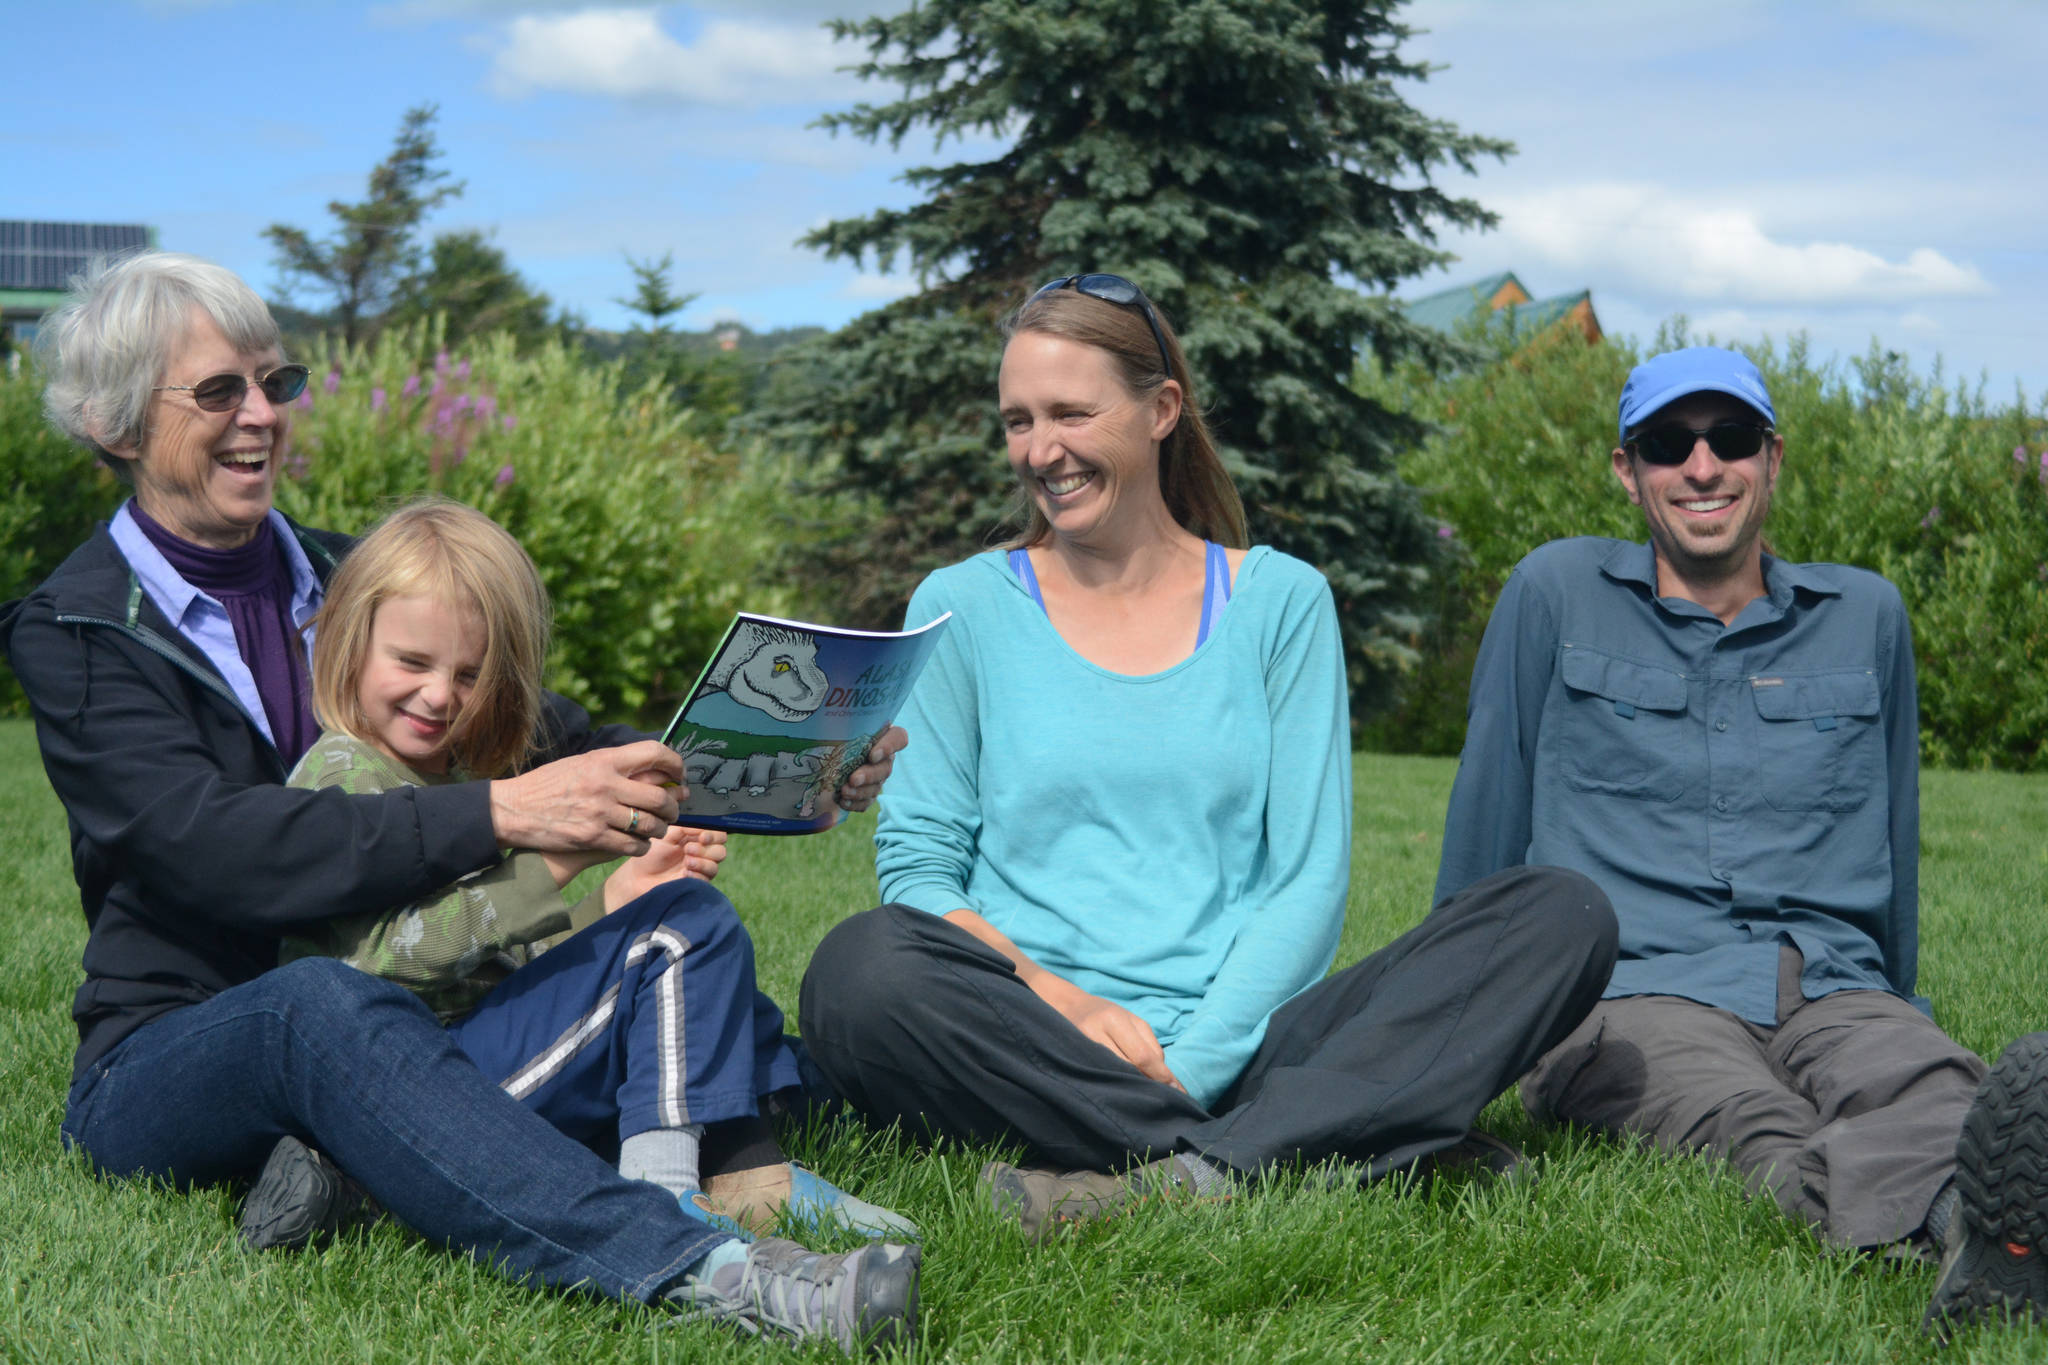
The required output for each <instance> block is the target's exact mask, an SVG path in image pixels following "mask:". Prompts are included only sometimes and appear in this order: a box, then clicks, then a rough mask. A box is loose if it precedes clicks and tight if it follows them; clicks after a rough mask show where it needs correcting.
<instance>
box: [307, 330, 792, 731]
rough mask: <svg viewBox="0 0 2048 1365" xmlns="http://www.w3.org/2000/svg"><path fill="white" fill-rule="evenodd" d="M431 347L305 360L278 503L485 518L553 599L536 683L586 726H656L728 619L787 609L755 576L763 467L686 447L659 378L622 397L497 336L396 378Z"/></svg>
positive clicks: (409, 333)
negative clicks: (585, 719)
mask: <svg viewBox="0 0 2048 1365" xmlns="http://www.w3.org/2000/svg"><path fill="white" fill-rule="evenodd" d="M434 349H435V348H434V345H433V338H432V334H431V332H424V333H423V332H421V331H419V330H418V329H400V330H397V331H393V332H389V333H387V334H385V335H384V336H383V337H382V338H380V339H379V341H378V342H377V344H376V345H375V346H374V347H373V348H371V349H368V350H364V349H361V348H348V347H341V346H330V347H329V348H328V349H326V350H325V351H324V352H323V353H321V354H320V355H318V356H316V358H315V359H314V361H313V362H312V363H313V368H314V378H313V382H312V384H311V385H310V386H308V388H307V391H306V394H305V396H304V397H302V398H301V399H300V400H299V411H297V412H295V413H294V414H293V417H294V422H293V435H292V449H293V454H292V456H291V457H290V458H289V459H288V460H287V461H286V464H285V468H284V470H283V477H282V478H280V479H279V481H278V495H277V501H278V506H279V507H281V508H283V509H284V511H285V512H287V513H288V514H290V515H291V516H294V517H296V518H298V519H300V520H301V521H305V522H308V523H310V524H312V525H316V526H332V527H342V528H350V529H360V528H362V527H366V526H368V525H369V523H370V522H372V521H373V520H375V519H376V518H377V517H378V516H379V515H381V514H382V513H384V512H386V511H389V510H390V508H391V507H392V506H393V505H394V504H395V503H396V502H398V501H400V500H402V499H404V498H406V497H409V496H411V495H413V494H416V493H419V492H422V491H429V490H430V491H433V492H438V493H443V494H446V495H447V496H449V497H452V498H457V499H460V500H461V501H463V502H467V503H470V504H471V505H473V506H475V507H478V508H481V509H482V510H483V511H485V512H487V513H489V514H490V515H491V516H493V517H495V518H496V519H497V520H498V521H499V522H500V523H502V524H503V525H504V526H505V528H506V529H507V530H509V531H511V532H512V534H513V535H515V536H517V537H518V538H519V540H520V542H521V543H522V544H524V545H525V546H526V548H527V550H528V552H529V553H531V554H532V555H533V558H534V562H535V563H536V564H538V565H539V566H540V571H541V577H542V578H543V579H544V580H545V581H546V583H547V587H548V592H549V594H550V595H551V596H552V597H553V599H554V605H555V647H554V651H553V653H552V654H551V656H550V658H549V683H550V685H551V686H553V687H554V688H556V689H557V690H558V691H561V692H563V693H564V694H566V695H568V696H571V697H574V698H575V699H576V700H578V701H580V702H582V703H583V704H584V705H585V706H588V707H589V708H590V709H591V711H592V712H593V713H594V714H596V715H598V716H601V717H627V716H637V717H639V718H640V719H642V720H647V721H651V720H654V719H656V718H657V717H660V716H661V712H662V711H663V710H664V709H666V708H667V707H670V706H673V705H674V704H675V702H676V700H677V698H678V697H679V696H680V694H681V693H682V691H683V690H684V689H686V688H687V687H688V686H689V685H690V683H691V682H692V681H693V680H694V679H695V677H696V670H697V668H698V666H699V665H700V664H701V663H702V661H703V658H704V656H705V655H706V654H707V653H709V651H710V648H711V646H712V645H713V644H715V643H716V641H717V637H718V635H719V633H720V632H721V631H723V629H724V628H725V624H726V622H727V620H729V619H730V617H731V615H732V613H733V612H734V611H735V610H736V609H738V608H739V607H741V606H745V607H747V608H748V609H750V610H755V611H767V612H773V613H780V612H785V611H789V610H793V609H794V606H795V595H794V594H793V593H792V592H791V591H789V590H788V589H786V588H778V587H775V586H773V585H771V584H768V583H764V582H757V581H755V580H756V578H757V576H758V575H757V574H756V573H755V572H754V570H755V569H756V567H757V566H758V565H760V564H761V563H762V561H763V560H764V558H765V557H766V555H767V553H768V551H769V550H770V548H771V545H770V542H771V539H772V536H773V532H772V527H773V524H774V522H773V509H774V503H775V500H776V492H777V490H776V479H775V477H774V473H773V470H772V469H769V468H766V467H764V466H762V465H760V464H757V463H753V462H749V461H747V460H745V459H743V458H742V457H740V456H738V455H735V454H731V453H721V452H717V451H713V450H711V449H710V448H709V447H707V446H706V445H704V444H703V443H702V442H701V441H700V440H698V439H697V438H695V437H694V436H692V435H691V434H690V432H689V426H690V414H689V412H688V410H687V409H684V408H682V407H679V406H677V405H676V404H675V403H674V402H673V401H672V400H671V399H670V398H669V397H668V395H667V393H666V392H665V391H664V390H663V389H662V388H661V387H660V386H658V385H654V384H650V385H649V386H647V387H645V388H642V389H640V390H639V391H637V392H632V393H626V394H623V395H622V394H621V392H620V386H619V376H618V372H617V371H618V366H617V365H616V364H602V365H592V364H590V363H589V362H588V361H587V360H586V359H585V358H583V357H582V356H580V355H578V354H576V353H575V352H573V351H570V350H567V349H565V348H564V347H562V346H561V345H559V344H553V343H551V344H548V345H544V346H542V347H541V348H540V349H539V350H537V351H535V352H534V353H532V354H530V355H526V356H521V355H519V354H518V353H517V352H516V350H515V347H514V344H513V340H512V338H511V337H509V336H507V335H503V334H500V335H494V336H492V337H488V338H485V339H484V340H482V341H481V342H479V343H478V344H477V345H476V346H475V348H474V349H473V350H472V351H471V352H470V354H468V355H466V356H459V357H458V356H450V355H449V354H447V353H446V352H441V353H440V354H439V355H438V356H437V357H436V359H435V360H434V362H433V363H432V364H431V365H427V366H421V367H415V364H414V361H413V357H415V356H419V355H427V354H433V353H434ZM661 718H664V719H665V717H661Z"/></svg>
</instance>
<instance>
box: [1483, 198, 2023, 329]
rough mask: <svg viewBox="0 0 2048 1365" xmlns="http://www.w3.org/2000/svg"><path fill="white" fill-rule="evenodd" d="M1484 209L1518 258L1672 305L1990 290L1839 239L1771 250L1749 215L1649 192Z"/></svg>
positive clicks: (1917, 259) (1976, 277)
mask: <svg viewBox="0 0 2048 1365" xmlns="http://www.w3.org/2000/svg"><path fill="white" fill-rule="evenodd" d="M1716 198H1717V199H1718V201H1719V202H1720V203H1721V204H1724V205H1725V204H1726V203H1727V202H1728V196H1726V195H1719V196H1716ZM1490 207H1492V208H1495V209H1497V210H1498V211H1499V213H1500V215H1501V227H1500V234H1501V236H1502V237H1503V238H1504V239H1506V240H1505V245H1506V246H1507V247H1508V248H1509V249H1510V251H1511V252H1512V253H1513V254H1515V255H1516V256H1517V257H1518V258H1523V259H1526V258H1528V257H1529V256H1533V258H1534V259H1538V260H1541V261H1542V262H1544V263H1546V264H1550V265H1555V266H1558V267H1560V268H1568V269H1571V270H1574V271H1579V272H1584V273H1586V274H1589V275H1597V276H1598V277H1600V278H1601V279H1602V280H1605V281H1611V282H1613V283H1615V284H1622V285H1628V286H1634V287H1636V288H1639V289H1642V290H1644V291H1646V292H1651V293H1659V294H1664V295H1666V296H1671V297H1676V298H1679V299H1683V300H1690V301H1698V302H1706V303H1730V304H1733V303H1743V302H1748V303H1764V304H1783V303H1806V304H1816V303H1818V304H1857V303H1899V302H1906V301H1909V300H1916V299H1930V298H1953V297H1958V296H1962V295H1971V294H1987V293H1990V292H1991V286H1990V285H1989V283H1987V282H1986V281H1985V279H1984V277H1983V276H1982V275H1980V274H1979V273H1978V272H1977V270H1976V268H1975V267H1974V266H1970V265H1959V264H1957V263H1956V262H1954V261H1951V260H1950V259H1949V258H1948V257H1946V256H1944V255H1942V254H1941V253H1940V252H1938V251H1936V250H1934V249H1933V248H1932V247H1925V246H1922V247H1915V248H1914V249H1912V250H1911V251H1909V252H1907V254H1906V255H1905V257H1904V258H1903V259H1901V260H1886V259H1885V258H1884V257H1883V256H1880V255H1878V254H1877V253H1876V252H1874V251H1869V250H1866V249H1865V248H1863V247H1859V246H1854V245H1851V244H1849V243H1846V242H1805V243H1793V242H1783V241H1777V240H1774V239H1773V238H1772V237H1771V236H1770V235H1769V234H1768V233H1767V232H1766V231H1765V230H1764V228H1763V225H1762V224H1761V222H1760V221H1759V220H1758V217H1757V215H1756V214H1755V213H1754V212H1752V211H1750V210H1747V209H1744V208H1739V207H1717V206H1714V205H1712V204H1709V203H1707V202H1705V201H1703V200H1702V199H1701V197H1700V196H1698V195H1694V194H1683V193H1678V192H1674V191H1671V190H1668V189H1665V188H1664V187H1662V186H1658V185H1646V184H1629V183H1603V184H1590V185H1576V186H1566V187H1560V188H1556V189H1549V190H1543V191H1539V192H1536V193H1530V194H1521V195H1505V196H1500V197H1497V198H1494V199H1493V200H1492V201H1491V203H1490ZM1525 253H1526V255H1525Z"/></svg>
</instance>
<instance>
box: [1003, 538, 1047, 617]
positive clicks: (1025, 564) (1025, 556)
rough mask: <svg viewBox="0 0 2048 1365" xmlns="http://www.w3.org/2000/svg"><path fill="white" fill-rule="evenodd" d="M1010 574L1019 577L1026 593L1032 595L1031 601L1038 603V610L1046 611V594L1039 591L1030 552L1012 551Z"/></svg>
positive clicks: (1018, 579)
mask: <svg viewBox="0 0 2048 1365" xmlns="http://www.w3.org/2000/svg"><path fill="white" fill-rule="evenodd" d="M1010 572H1011V573H1013V574H1015V575H1017V581H1018V582H1020V583H1022V584H1023V585H1024V591H1026V592H1028V593H1030V594H1031V600H1032V601H1034V602H1036V603H1038V609H1039V610H1040V611H1045V594H1044V593H1042V592H1040V591H1039V590H1038V574H1037V571H1035V570H1034V569H1033V568H1032V567H1031V553H1030V551H1028V550H1012V551H1010ZM1050 614H1051V613H1050V612H1048V613H1047V615H1050Z"/></svg>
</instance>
